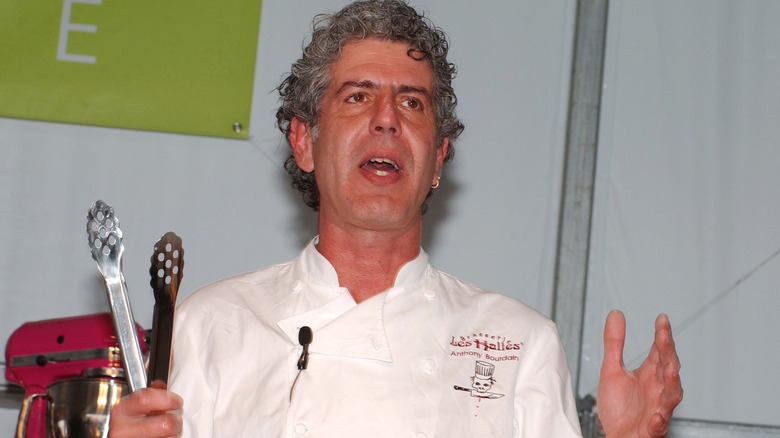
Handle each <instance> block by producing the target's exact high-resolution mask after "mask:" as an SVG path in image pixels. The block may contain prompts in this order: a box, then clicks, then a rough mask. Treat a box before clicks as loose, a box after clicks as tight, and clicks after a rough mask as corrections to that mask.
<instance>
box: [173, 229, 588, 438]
mask: <svg viewBox="0 0 780 438" xmlns="http://www.w3.org/2000/svg"><path fill="white" fill-rule="evenodd" d="M315 241H316V239H315ZM315 241H313V242H312V243H310V244H309V246H307V247H306V249H304V251H303V252H302V253H301V256H300V257H299V258H298V259H296V260H294V261H292V262H289V263H285V264H280V265H276V266H272V267H270V268H266V269H263V270H260V271H257V272H252V273H248V274H244V275H240V276H237V277H233V278H229V279H226V280H223V281H220V282H217V283H215V284H212V285H209V286H206V287H204V288H202V289H200V290H198V291H196V292H194V293H193V294H192V295H190V296H189V297H187V298H186V299H185V300H183V301H182V302H181V304H180V306H179V307H178V308H177V311H176V322H175V330H174V342H173V346H174V357H173V368H172V372H171V386H170V387H171V390H172V391H174V392H176V393H178V394H180V395H181V396H182V397H183V398H184V408H183V416H184V432H183V434H182V436H183V437H185V438H195V437H197V438H200V437H215V438H216V437H231V438H235V437H269V438H271V437H273V438H276V437H287V438H296V437H326V438H345V437H392V438H399V437H410V438H424V437H442V438H445V437H526V438H568V437H580V431H579V423H578V420H577V413H576V409H575V406H574V397H573V394H572V388H571V383H570V378H569V371H568V368H567V365H566V359H565V357H564V353H563V350H562V348H561V344H560V339H559V336H558V331H557V329H556V327H555V325H554V324H553V323H552V322H551V321H550V320H549V319H547V318H546V317H544V316H543V315H541V314H539V313H537V312H536V311H534V310H532V309H531V308H529V307H527V306H525V305H523V304H521V303H519V302H518V301H516V300H514V299H512V298H509V297H506V296H504V295H500V294H494V293H490V292H487V291H484V290H482V289H479V288H477V287H475V286H472V285H470V284H467V283H465V282H463V281H460V280H458V279H457V278H454V277H452V276H450V275H447V274H445V273H443V272H440V271H438V270H436V269H434V268H433V267H432V266H430V265H429V264H428V256H427V254H426V253H425V252H424V251H422V250H420V254H419V255H418V257H417V258H416V259H414V260H413V261H411V262H409V263H407V264H406V265H405V266H403V268H402V269H401V270H400V272H399V273H398V275H397V278H396V280H395V285H394V286H393V287H392V288H390V289H389V290H387V291H385V292H383V293H381V294H379V295H376V296H374V297H372V298H370V299H368V300H366V301H364V302H361V303H360V304H356V303H355V301H354V300H353V299H352V296H351V295H350V294H349V291H347V289H345V288H342V287H339V284H338V277H337V275H336V271H335V270H334V269H333V267H332V266H331V265H330V263H329V262H328V261H327V260H326V259H325V258H324V257H323V256H322V255H321V254H320V253H319V252H317V250H316V248H315V247H314V243H315ZM302 326H309V327H310V328H311V329H312V330H313V340H312V342H311V346H310V349H309V351H310V357H309V362H308V368H307V369H306V370H303V371H302V372H301V373H300V376H299V378H298V380H297V381H296V383H295V388H294V391H293V392H292V394H291V389H292V387H293V382H294V381H295V379H296V375H297V374H298V369H297V366H296V364H297V362H298V359H299V357H300V355H301V351H302V347H301V346H300V345H299V343H298V332H299V329H300V327H302ZM475 388H479V390H477V389H475Z"/></svg>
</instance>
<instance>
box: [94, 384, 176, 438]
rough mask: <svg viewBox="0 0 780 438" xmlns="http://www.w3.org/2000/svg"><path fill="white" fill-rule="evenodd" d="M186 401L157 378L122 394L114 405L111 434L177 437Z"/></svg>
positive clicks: (121, 437) (132, 437)
mask: <svg viewBox="0 0 780 438" xmlns="http://www.w3.org/2000/svg"><path fill="white" fill-rule="evenodd" d="M182 405H183V401H182V399H181V397H179V396H178V395H177V394H175V393H173V392H170V391H168V390H166V386H165V383H163V382H161V381H156V382H153V383H152V384H151V386H150V387H148V388H144V389H141V390H138V391H136V392H133V393H132V394H130V395H128V396H126V397H123V398H122V399H121V400H120V401H119V403H117V404H116V405H115V406H114V407H113V408H112V409H111V418H110V422H109V425H108V436H109V437H110V438H126V437H127V438H139V437H149V438H152V437H154V438H167V437H173V438H175V437H176V436H177V435H178V434H179V433H180V432H181V425H182V419H181V408H182Z"/></svg>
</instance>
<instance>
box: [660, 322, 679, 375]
mask: <svg viewBox="0 0 780 438" xmlns="http://www.w3.org/2000/svg"><path fill="white" fill-rule="evenodd" d="M655 346H656V348H657V349H658V354H659V356H660V361H661V363H662V364H664V365H666V364H670V363H671V364H674V365H675V366H677V367H678V368H679V366H680V359H679V358H678V357H677V351H676V349H675V345H674V338H673V337H672V325H671V323H670V322H669V317H668V316H667V315H666V314H664V313H662V314H660V315H658V317H657V318H656V319H655Z"/></svg>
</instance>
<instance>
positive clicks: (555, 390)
mask: <svg viewBox="0 0 780 438" xmlns="http://www.w3.org/2000/svg"><path fill="white" fill-rule="evenodd" d="M535 334H536V336H534V337H533V338H532V340H530V342H529V343H528V344H526V347H527V350H526V355H527V356H526V357H525V358H524V360H525V361H526V366H524V367H522V368H521V370H520V372H519V375H518V379H517V385H516V387H515V419H514V421H515V427H514V429H515V437H516V438H541V437H550V438H574V437H577V438H580V437H581V436H582V435H581V432H580V425H579V419H578V417H577V409H576V406H575V400H574V394H573V391H572V386H571V377H570V375H569V367H568V365H567V362H566V356H565V354H564V352H563V346H562V345H561V340H560V336H559V335H558V329H557V327H556V326H555V324H554V323H553V322H552V321H549V320H546V321H545V322H544V323H543V324H539V325H538V327H537V328H536V333H535ZM529 344H530V345H529Z"/></svg>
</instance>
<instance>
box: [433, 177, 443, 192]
mask: <svg viewBox="0 0 780 438" xmlns="http://www.w3.org/2000/svg"><path fill="white" fill-rule="evenodd" d="M440 179H441V177H440V176H437V177H436V184H431V189H435V188H437V187H439V180H440Z"/></svg>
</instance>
